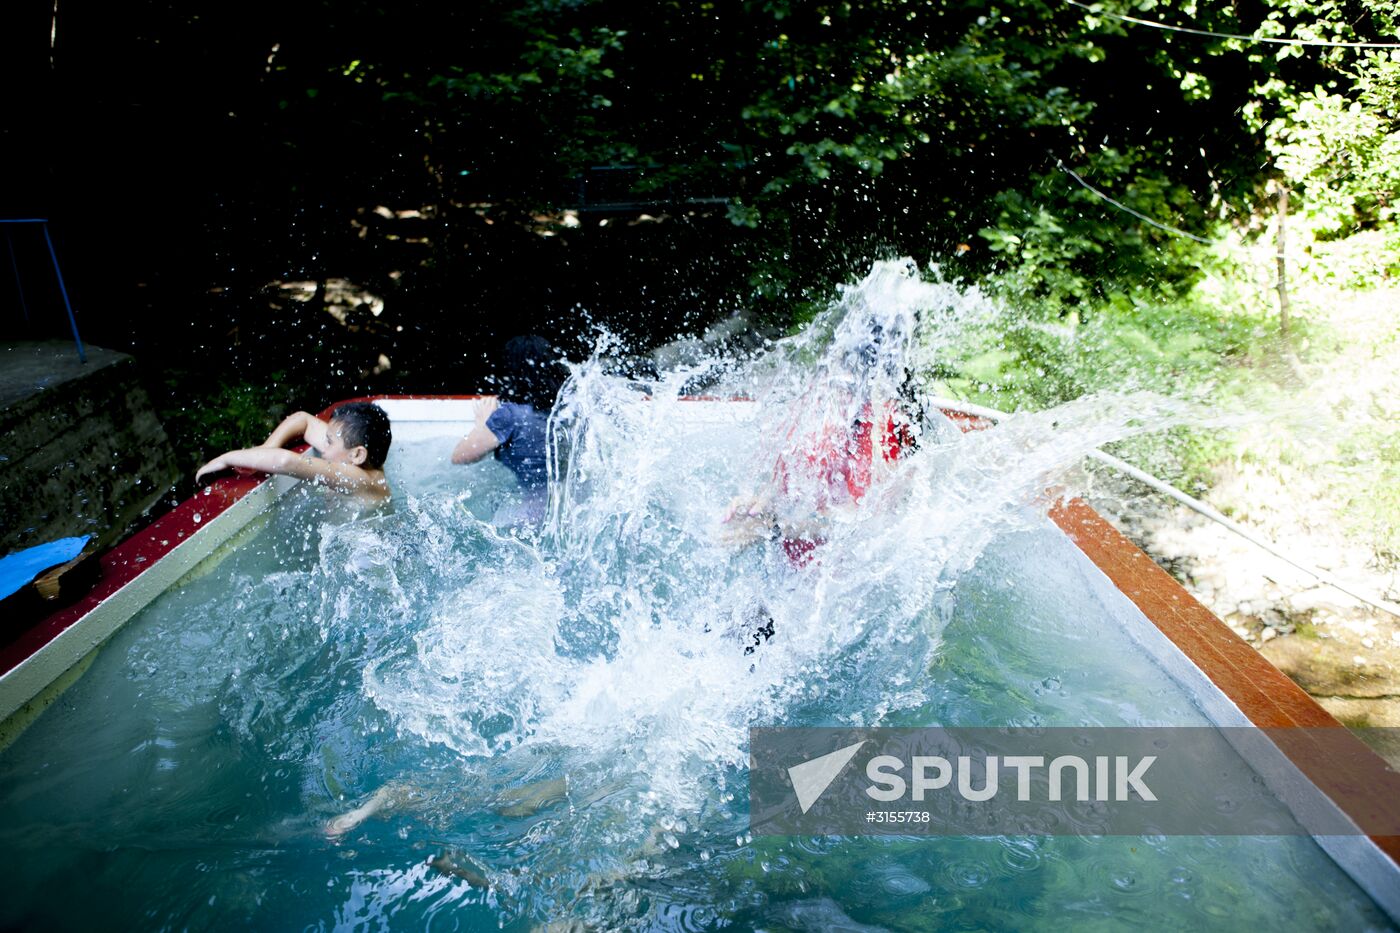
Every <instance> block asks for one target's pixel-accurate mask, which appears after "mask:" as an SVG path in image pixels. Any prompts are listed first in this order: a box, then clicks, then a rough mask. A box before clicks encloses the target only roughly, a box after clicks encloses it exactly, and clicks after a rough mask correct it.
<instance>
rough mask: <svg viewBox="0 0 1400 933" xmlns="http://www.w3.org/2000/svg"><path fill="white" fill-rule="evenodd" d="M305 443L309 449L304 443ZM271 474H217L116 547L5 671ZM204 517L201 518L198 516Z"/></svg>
mask: <svg viewBox="0 0 1400 933" xmlns="http://www.w3.org/2000/svg"><path fill="white" fill-rule="evenodd" d="M486 397H487V396H483V395H375V396H364V397H360V398H349V399H344V400H343V401H339V402H336V403H335V404H334V405H331V406H329V407H328V408H326V410H325V411H323V412H322V413H321V415H320V417H321V418H323V419H325V418H329V417H330V414H331V412H333V411H334V410H335V409H336V408H337V407H339V406H340V405H344V404H345V403H346V402H374V401H379V400H381V399H431V400H436V399H479V398H486ZM302 449H305V448H304V447H303V448H302ZM266 479H267V476H266V475H265V474H253V475H249V476H231V477H229V476H226V477H221V478H220V479H217V480H215V481H214V482H212V483H210V484H209V485H208V486H206V487H204V489H202V490H200V491H199V492H197V493H195V494H194V495H193V496H192V497H190V498H189V499H186V500H185V501H184V502H181V503H180V504H179V505H177V506H176V507H175V508H174V509H172V510H170V511H169V512H167V513H166V514H164V515H162V516H161V517H160V518H158V519H156V520H155V521H154V522H152V523H151V524H150V526H149V527H147V528H146V529H145V530H144V531H140V532H138V533H137V534H135V535H133V536H132V537H130V538H128V539H127V540H126V541H124V542H122V543H121V544H119V545H117V546H116V547H114V548H112V550H110V551H108V552H107V553H106V554H103V555H102V556H101V557H100V558H98V565H99V566H100V567H101V574H100V576H99V578H98V581H97V585H96V586H94V587H93V588H92V590H91V591H89V592H88V593H87V594H86V595H85V596H83V597H82V598H81V599H79V600H78V601H77V602H74V603H70V604H69V605H67V606H64V607H63V608H61V609H58V610H56V611H54V612H52V613H50V614H49V615H47V616H45V617H44V618H43V619H41V620H39V621H38V622H36V623H34V624H33V625H31V626H30V627H29V628H27V629H25V630H24V631H23V632H21V633H20V634H19V635H18V636H17V637H16V638H15V640H14V641H12V642H10V643H9V644H7V645H4V646H3V647H0V676H4V675H5V674H8V673H9V672H10V671H12V670H14V669H15V668H16V667H18V666H19V665H20V664H22V663H24V662H25V661H26V660H27V659H29V658H30V657H31V656H32V655H34V654H35V653H36V652H37V651H39V650H41V649H42V648H43V647H44V646H45V645H47V644H48V643H49V642H51V641H53V640H54V639H55V638H57V637H58V636H59V635H60V634H62V633H63V631H64V630H65V629H67V628H68V627H69V626H71V625H72V624H73V623H75V622H77V621H78V620H79V619H81V618H82V617H83V616H85V615H87V613H89V612H90V611H92V610H93V609H95V608H97V606H98V605H99V604H100V603H102V602H104V601H105V600H107V599H108V598H109V597H110V596H112V594H114V593H116V592H117V590H119V589H121V588H122V587H124V586H126V585H127V584H128V583H130V582H131V581H132V580H135V579H136V578H137V577H138V576H140V575H141V574H142V573H143V572H144V571H145V570H146V569H147V568H148V567H150V566H152V565H153V564H155V562H156V561H158V560H160V559H161V558H162V557H164V556H165V555H167V554H169V553H170V552H171V551H173V550H175V548H176V546H178V545H179V544H180V543H181V542H183V541H184V540H185V539H186V538H188V537H189V536H190V535H192V534H194V533H195V532H196V531H198V530H199V529H200V527H201V526H202V525H203V524H204V523H205V522H207V521H209V520H210V519H212V518H214V517H216V516H218V515H220V514H222V513H223V512H224V510H225V509H227V508H228V507H229V506H231V505H233V504H234V503H235V502H237V501H238V500H239V499H242V498H243V497H244V496H246V495H248V493H250V492H252V491H253V490H254V489H256V488H257V487H258V485H259V484H261V483H262V482H263V481H264V480H266ZM196 515H198V516H199V519H198V520H196V519H195V516H196Z"/></svg>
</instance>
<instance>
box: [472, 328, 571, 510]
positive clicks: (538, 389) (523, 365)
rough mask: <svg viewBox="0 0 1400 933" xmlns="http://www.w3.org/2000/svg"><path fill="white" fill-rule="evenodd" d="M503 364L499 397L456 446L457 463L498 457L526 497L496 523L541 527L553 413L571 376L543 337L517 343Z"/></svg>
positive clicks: (480, 409) (482, 407)
mask: <svg viewBox="0 0 1400 933" xmlns="http://www.w3.org/2000/svg"><path fill="white" fill-rule="evenodd" d="M504 362H505V365H506V372H507V375H506V376H505V377H504V378H503V379H502V380H501V383H502V387H501V392H500V394H499V395H498V396H497V397H496V398H490V399H485V400H483V401H481V402H479V403H477V405H476V410H475V414H476V426H475V427H473V428H472V430H471V431H470V432H468V433H467V435H466V436H465V437H463V438H462V439H461V440H460V441H458V442H457V446H456V447H454V448H453V450H452V462H453V463H457V464H467V463H476V462H478V461H479V460H484V459H485V458H486V456H487V455H488V454H489V455H493V456H495V458H496V459H497V460H499V461H500V462H501V464H502V465H503V466H505V467H506V468H507V469H509V470H510V471H511V472H512V473H514V474H515V478H516V481H517V482H518V483H519V485H520V490H521V493H522V499H521V502H519V503H516V504H513V505H512V506H511V507H507V508H505V509H503V510H502V512H500V513H498V514H497V516H496V518H497V521H496V523H497V524H521V523H524V522H529V523H538V522H539V521H540V520H541V519H542V518H543V517H544V510H545V504H546V484H547V481H548V473H547V464H548V455H547V453H546V446H547V441H548V428H549V412H550V409H552V408H553V407H554V398H555V396H556V395H557V394H558V393H559V387H560V386H561V385H563V383H564V379H565V377H566V376H567V375H568V373H567V370H565V368H564V365H563V363H562V362H561V360H560V358H559V354H558V352H557V351H555V349H554V348H553V347H551V346H550V345H549V342H548V341H546V340H545V339H544V338H543V337H533V336H532V337H515V338H513V339H512V340H510V341H509V342H508V343H507V344H506V349H505V360H504Z"/></svg>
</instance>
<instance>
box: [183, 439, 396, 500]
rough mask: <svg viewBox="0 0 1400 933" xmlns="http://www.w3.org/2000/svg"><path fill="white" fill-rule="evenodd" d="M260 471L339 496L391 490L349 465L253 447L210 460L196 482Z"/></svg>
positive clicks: (269, 448)
mask: <svg viewBox="0 0 1400 933" xmlns="http://www.w3.org/2000/svg"><path fill="white" fill-rule="evenodd" d="M228 469H238V470H257V471H258V472H260V473H275V474H278V475H280V476H293V477H296V478H297V479H303V480H312V481H313V482H318V483H324V484H325V485H327V486H330V487H331V488H332V489H335V490H337V491H338V492H344V493H369V494H371V495H374V494H376V493H378V492H379V490H380V489H381V488H382V489H383V494H384V495H387V493H388V486H387V485H386V484H385V482H384V480H383V478H382V477H376V476H374V475H372V474H370V473H369V472H368V471H366V470H363V469H361V468H360V467H357V466H355V465H353V464H349V463H331V462H330V461H329V460H322V459H321V458H320V457H303V456H301V455H299V454H295V453H292V452H291V451H290V450H280V449H277V448H272V447H251V448H249V449H247V450H230V451H229V452H228V453H225V454H220V455H219V456H217V457H215V458H214V459H213V460H210V461H209V462H208V463H206V464H205V465H204V466H202V467H201V468H200V469H199V472H198V473H196V474H195V481H196V482H198V481H199V480H200V478H201V477H203V476H204V475H205V474H208V473H217V472H219V471H220V470H228Z"/></svg>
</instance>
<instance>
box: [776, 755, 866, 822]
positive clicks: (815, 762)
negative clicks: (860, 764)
mask: <svg viewBox="0 0 1400 933" xmlns="http://www.w3.org/2000/svg"><path fill="white" fill-rule="evenodd" d="M868 741H869V739H863V740H861V741H859V742H857V743H856V744H854V745H847V746H846V747H845V748H838V749H837V750H836V751H834V752H830V753H828V754H826V755H822V756H821V757H819V758H813V759H811V760H810V761H804V762H802V764H800V765H793V766H792V767H791V768H788V779H789V780H791V781H792V789H793V791H794V792H795V793H796V794H797V803H798V805H799V806H801V807H802V812H803V813H806V812H807V811H808V810H810V809H812V805H813V804H815V803H816V802H817V801H818V800H819V799H821V795H822V794H824V793H826V789H827V788H828V787H830V786H831V782H832V781H834V780H836V777H837V775H839V774H840V773H841V769H842V768H844V767H846V765H847V764H849V763H850V761H851V759H852V758H854V757H855V756H856V752H858V751H860V747H861V746H862V745H864V744H865V743H866V742H868Z"/></svg>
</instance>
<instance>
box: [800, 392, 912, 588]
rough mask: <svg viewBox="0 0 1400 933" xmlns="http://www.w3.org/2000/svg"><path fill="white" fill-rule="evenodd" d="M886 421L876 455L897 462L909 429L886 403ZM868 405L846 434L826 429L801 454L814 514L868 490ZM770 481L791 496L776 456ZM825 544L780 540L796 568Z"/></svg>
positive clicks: (857, 498)
mask: <svg viewBox="0 0 1400 933" xmlns="http://www.w3.org/2000/svg"><path fill="white" fill-rule="evenodd" d="M885 408H886V412H887V413H886V416H885V423H884V424H883V425H882V426H881V431H880V457H881V459H882V460H883V461H884V462H885V463H893V462H895V461H896V460H898V459H899V455H900V453H901V451H903V450H905V449H907V448H909V447H911V446H912V444H913V436H912V434H911V433H910V430H909V425H908V424H906V423H904V422H903V421H896V419H895V408H894V405H893V404H886V406H885ZM871 433H872V432H871V418H870V406H869V405H868V404H867V405H866V406H865V408H864V410H863V411H862V412H861V415H860V416H859V417H858V418H857V419H856V421H855V423H854V424H853V425H852V426H851V428H850V429H849V430H848V431H845V432H842V434H843V435H844V436H838V434H837V432H835V431H834V430H831V429H824V430H822V431H821V432H820V433H819V434H818V435H816V436H814V437H813V439H812V442H811V443H809V444H808V446H807V448H806V450H805V451H803V452H802V453H801V458H802V462H801V463H800V466H799V470H800V473H801V475H802V476H803V477H804V478H805V479H806V480H807V481H808V482H809V483H810V484H811V486H812V487H813V488H814V490H815V501H814V503H813V505H814V506H815V509H816V512H817V513H818V514H820V513H822V512H825V511H826V510H827V508H828V507H829V506H831V505H835V504H839V503H841V502H843V501H846V502H853V503H859V502H860V500H861V499H862V498H863V497H864V496H865V494H866V492H867V491H868V490H869V489H870V485H871V482H872V480H873V477H872V476H871V463H872V462H873V460H874V456H873V454H874V450H873V441H872V438H871ZM774 479H776V480H777V484H778V488H779V489H780V490H782V492H783V494H784V495H791V491H790V489H789V481H790V472H789V468H788V464H787V461H786V460H785V459H784V458H783V457H782V456H780V457H779V458H778V464H777V466H776V467H775V469H774ZM822 543H823V541H822V539H820V538H817V539H812V538H783V539H782V546H783V552H784V553H785V554H786V555H787V558H788V561H789V563H791V564H792V566H794V567H799V568H800V567H805V566H807V564H809V563H811V561H812V559H813V554H814V552H815V551H816V549H817V548H818V547H820V546H821V545H822Z"/></svg>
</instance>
